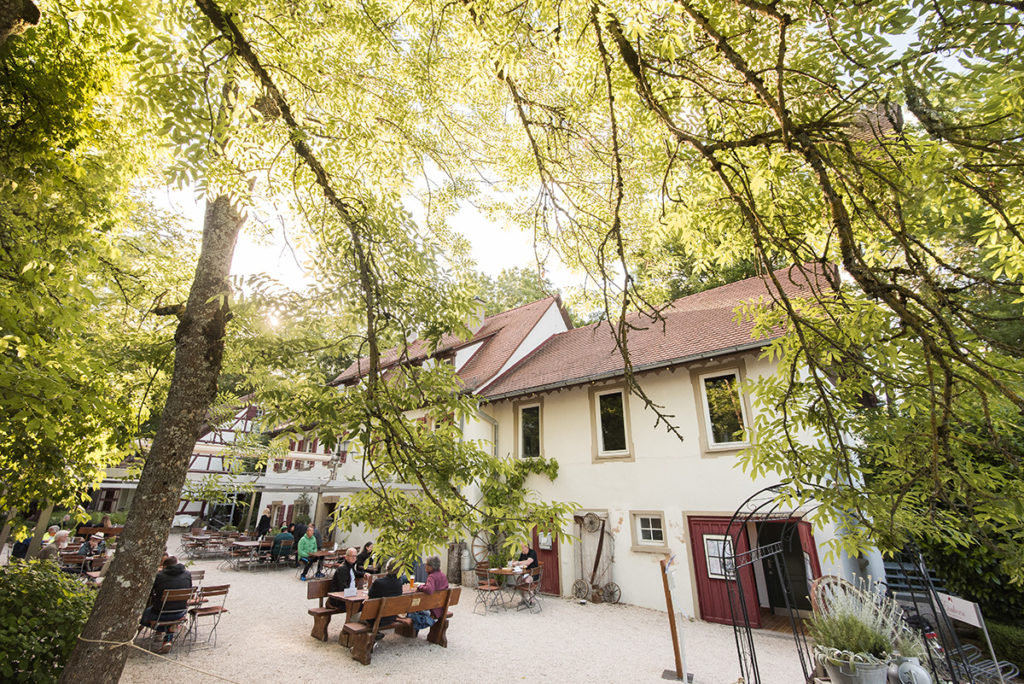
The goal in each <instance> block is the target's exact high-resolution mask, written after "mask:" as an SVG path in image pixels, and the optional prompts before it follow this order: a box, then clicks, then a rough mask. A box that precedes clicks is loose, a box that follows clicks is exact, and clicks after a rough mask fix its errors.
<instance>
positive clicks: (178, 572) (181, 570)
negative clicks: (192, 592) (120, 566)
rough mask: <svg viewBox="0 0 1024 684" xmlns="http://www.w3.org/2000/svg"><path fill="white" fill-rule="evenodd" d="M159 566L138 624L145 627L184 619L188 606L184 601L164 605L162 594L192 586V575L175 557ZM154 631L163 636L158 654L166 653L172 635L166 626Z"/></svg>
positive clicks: (172, 637)
mask: <svg viewBox="0 0 1024 684" xmlns="http://www.w3.org/2000/svg"><path fill="white" fill-rule="evenodd" d="M161 566H162V567H161V570H160V572H158V573H157V574H156V579H155V580H154V581H153V589H152V590H150V592H149V605H148V606H146V610H145V611H144V612H143V613H142V619H141V620H139V624H142V625H147V624H149V623H151V622H156V621H158V620H159V621H165V620H178V619H180V618H183V617H185V612H186V611H187V610H188V604H187V603H186V602H185V601H168V602H167V603H164V592H165V591H167V590H168V589H189V588H190V587H191V586H192V573H190V572H189V571H188V570H186V569H185V566H184V565H182V564H181V563H179V562H178V559H177V557H176V556H167V558H165V559H164V560H163V563H162V564H161ZM161 609H162V610H161ZM156 631H157V632H158V633H162V634H163V642H164V643H163V646H162V647H161V649H160V652H161V653H166V652H167V651H169V650H171V642H172V641H173V640H174V633H173V632H171V631H169V628H168V627H167V626H160V627H157V628H156Z"/></svg>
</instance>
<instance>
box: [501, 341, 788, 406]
mask: <svg viewBox="0 0 1024 684" xmlns="http://www.w3.org/2000/svg"><path fill="white" fill-rule="evenodd" d="M773 339H775V338H774V337H768V338H764V339H760V340H757V341H754V342H748V343H746V344H737V345H733V346H731V347H723V348H721V349H715V350H712V351H708V352H701V353H700V354H691V355H689V356H681V357H678V358H674V359H667V360H664V361H653V362H651V363H647V364H643V365H640V366H633V372H634V373H642V372H645V371H652V370H658V369H660V368H668V367H670V366H681V365H683V364H685V363H693V362H694V361H701V360H703V359H710V358H713V357H715V356H722V355H723V354H736V353H739V352H745V351H750V350H752V349H759V348H760V347H763V346H765V345H766V344H768V343H769V342H771V341H772V340H773ZM621 375H623V372H622V369H621V368H617V369H615V370H613V371H607V372H604V373H595V374H593V375H586V376H583V377H579V378H571V379H569V380H560V381H558V382H552V383H548V384H546V385H537V386H535V387H529V388H525V389H521V390H513V391H511V392H503V393H501V394H496V395H494V396H489V397H485V398H484V401H486V402H488V403H490V402H495V401H501V400H503V399H511V398H512V397H518V396H522V395H524V394H536V393H538V392H550V391H553V390H557V389H562V388H564V387H572V386H574V385H585V384H587V383H590V382H598V381H600V380H608V379H609V378H615V377H619V376H621Z"/></svg>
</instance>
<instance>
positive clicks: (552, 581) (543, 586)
mask: <svg viewBox="0 0 1024 684" xmlns="http://www.w3.org/2000/svg"><path fill="white" fill-rule="evenodd" d="M533 548H534V550H535V551H536V552H537V562H538V563H543V564H544V576H543V577H542V578H541V580H540V593H542V594H552V595H554V596H561V595H562V591H561V584H560V583H559V581H558V535H551V548H550V549H542V548H541V547H540V539H539V538H538V537H537V528H534V529H533Z"/></svg>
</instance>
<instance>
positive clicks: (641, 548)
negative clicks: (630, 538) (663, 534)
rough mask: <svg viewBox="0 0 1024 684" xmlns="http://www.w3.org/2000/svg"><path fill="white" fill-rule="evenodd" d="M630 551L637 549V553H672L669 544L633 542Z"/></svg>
mask: <svg viewBox="0 0 1024 684" xmlns="http://www.w3.org/2000/svg"><path fill="white" fill-rule="evenodd" d="M629 550H630V551H636V552H637V553H657V554H661V555H665V554H667V553H672V552H671V551H670V550H669V548H668V547H667V546H648V545H646V544H633V545H632V546H630V547H629Z"/></svg>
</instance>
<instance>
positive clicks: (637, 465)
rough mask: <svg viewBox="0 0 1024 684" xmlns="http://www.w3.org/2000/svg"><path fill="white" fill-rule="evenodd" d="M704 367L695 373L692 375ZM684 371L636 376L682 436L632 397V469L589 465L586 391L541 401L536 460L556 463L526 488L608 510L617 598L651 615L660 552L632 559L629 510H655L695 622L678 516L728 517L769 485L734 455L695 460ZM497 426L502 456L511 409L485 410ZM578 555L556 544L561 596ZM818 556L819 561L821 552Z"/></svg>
mask: <svg viewBox="0 0 1024 684" xmlns="http://www.w3.org/2000/svg"><path fill="white" fill-rule="evenodd" d="M744 360H745V362H746V375H747V377H748V378H751V377H755V376H757V375H760V374H763V373H766V372H768V371H769V370H770V368H769V366H768V364H767V363H766V362H763V361H759V360H757V359H756V356H754V355H753V354H750V355H746V356H745V357H744ZM704 371H705V369H704V368H695V369H694V370H693V376H694V377H696V375H698V374H699V373H701V372H704ZM690 378H691V373H690V372H689V371H688V370H686V369H684V368H677V369H675V370H667V369H666V370H663V371H658V372H656V373H648V374H643V375H642V376H640V384H641V386H642V387H643V389H644V390H645V391H646V392H647V394H648V396H649V397H650V398H651V400H652V401H654V402H655V403H656V404H659V405H661V406H662V407H664V408H663V411H664V412H665V413H667V414H672V415H673V416H674V417H673V418H672V422H673V424H674V425H676V426H677V428H678V429H679V432H680V433H681V434H682V435H683V440H682V441H680V440H679V439H678V438H677V437H676V436H675V435H673V434H671V433H669V432H668V431H667V430H666V429H665V427H664V426H659V427H657V428H655V427H654V425H655V420H656V417H655V414H654V413H653V412H652V411H650V410H648V409H645V408H644V407H643V404H642V402H641V401H640V400H639V399H638V398H637V397H635V396H631V397H630V398H629V415H630V423H631V425H630V427H631V437H632V443H633V448H634V459H635V460H633V461H622V462H604V463H594V462H593V460H592V447H591V416H590V410H591V409H590V402H589V386H587V387H578V388H569V389H565V390H561V391H558V392H554V393H548V394H545V395H543V409H542V410H543V414H542V440H543V453H544V454H545V455H546V456H547V457H549V458H555V459H557V460H558V462H559V475H558V478H557V479H556V480H555V482H553V483H552V482H550V481H549V480H547V479H546V478H543V477H537V476H531V478H530V480H529V481H528V482H527V485H528V486H529V487H531V488H532V489H534V490H536V491H537V492H538V493H539V495H540V496H541V497H542V498H545V499H554V500H560V501H571V502H574V503H576V504H577V505H578V506H579V508H580V510H604V511H607V512H608V521H609V527H610V529H611V532H612V534H613V535H614V538H615V541H614V557H615V560H614V564H613V568H612V574H613V577H612V578H611V579H612V580H613V581H614V582H616V583H617V584H618V585H619V587H620V588H621V590H622V597H621V600H622V601H623V602H626V603H631V604H635V605H639V606H644V607H648V608H656V609H664V607H665V598H664V590H663V588H662V583H661V575H660V566H659V561H660V560H661V558H663V557H664V556H663V555H662V554H661V553H650V552H642V551H635V550H633V549H632V548H631V547H632V546H633V544H632V533H631V529H630V524H631V520H630V511H641V510H643V511H661V512H662V513H663V515H664V520H665V524H666V537H667V542H668V544H667V545H668V548H669V552H670V553H672V554H676V556H677V566H676V567H677V568H678V571H677V574H676V583H677V584H676V587H677V588H676V591H675V600H676V602H677V605H676V609H677V610H681V611H683V612H684V613H685V614H687V615H697V614H698V613H697V606H696V585H695V584H694V582H693V579H692V576H691V575H692V567H693V566H692V559H691V557H690V549H689V548H688V544H689V542H688V536H689V533H688V530H687V528H686V521H685V517H684V516H685V515H687V514H689V515H695V514H697V515H714V516H722V517H730V516H731V515H732V514H733V512H734V511H735V510H736V508H737V507H738V506H739V505H740V504H741V503H742V502H743V501H744V500H745V499H747V497H749V496H750V495H752V494H753V493H755V492H756V491H758V490H759V489H762V488H763V487H766V486H768V485H770V484H774V483H775V482H776V480H775V479H774V478H771V477H768V478H766V479H761V480H757V481H755V480H752V479H751V477H750V476H749V475H747V474H746V473H744V472H743V471H742V470H741V469H740V468H739V467H738V464H737V459H736V455H735V452H726V453H724V454H722V453H716V454H715V455H713V456H704V455H702V449H701V444H700V439H699V432H698V430H699V428H698V421H699V420H700V421H702V420H703V413H702V408H701V407H699V406H698V405H697V402H696V399H695V396H694V391H693V388H692V386H691V384H690ZM485 410H486V411H487V412H488V413H489V414H490V415H493V416H494V417H496V418H497V419H498V421H499V424H500V428H499V434H498V441H499V452H500V453H508V452H510V450H511V446H512V444H513V432H512V431H513V426H514V425H515V421H514V416H513V414H512V403H511V402H510V401H504V402H498V403H496V404H493V405H489V406H487V407H485ZM577 553H578V552H577V549H576V548H575V547H574V546H571V545H569V544H568V543H565V542H564V541H563V543H562V545H561V547H560V549H559V564H560V566H561V567H560V573H559V575H560V577H559V579H560V584H561V587H562V592H563V594H567V593H568V592H569V591H570V589H571V587H572V583H573V581H574V580H575V579H576V575H575V570H574V565H575V563H574V557H575V555H576V554H577ZM819 555H822V554H821V553H819Z"/></svg>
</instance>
